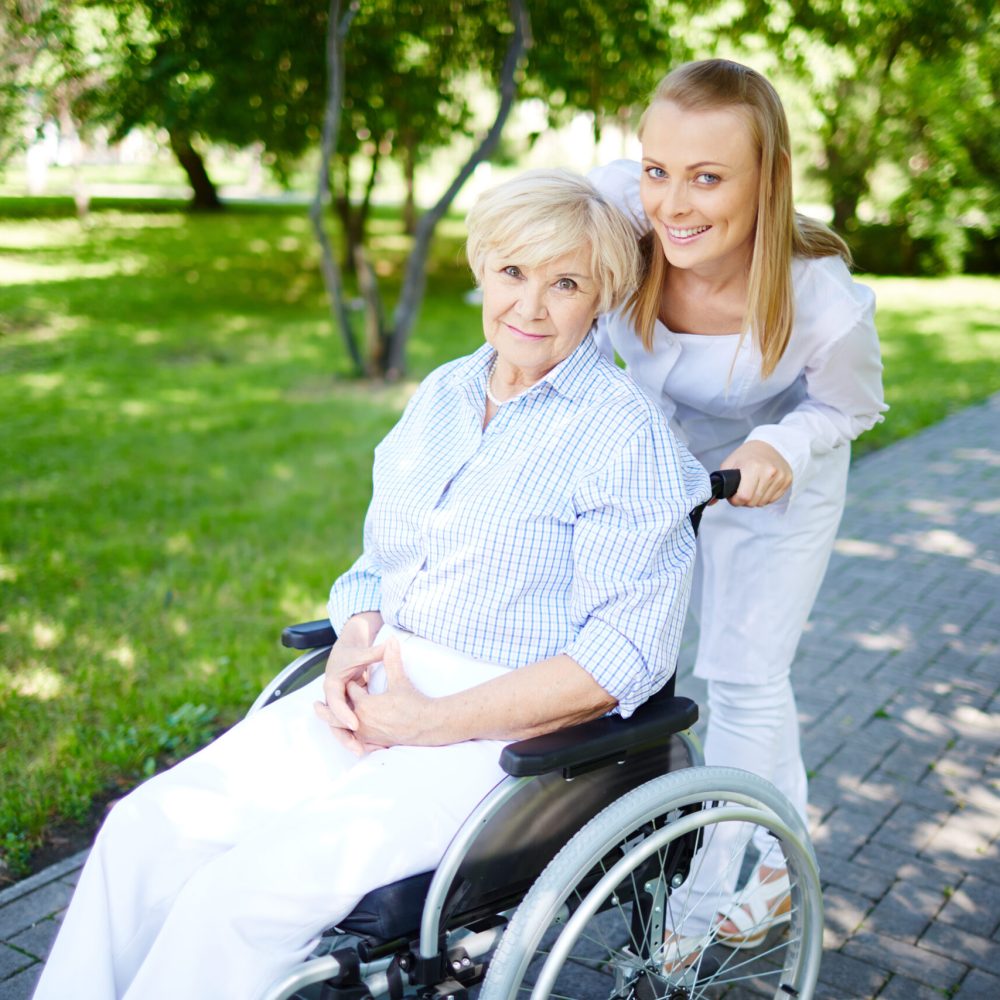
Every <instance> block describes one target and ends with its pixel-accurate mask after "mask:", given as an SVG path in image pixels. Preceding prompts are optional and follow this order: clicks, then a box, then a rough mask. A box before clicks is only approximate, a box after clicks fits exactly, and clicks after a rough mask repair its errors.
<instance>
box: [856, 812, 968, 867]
mask: <svg viewBox="0 0 1000 1000" xmlns="http://www.w3.org/2000/svg"><path fill="white" fill-rule="evenodd" d="M942 826H943V823H942V822H941V820H940V819H937V818H936V817H935V816H934V815H933V814H932V813H927V812H924V810H923V809H917V808H916V807H915V806H911V805H909V804H908V803H905V802H904V803H901V804H900V805H898V806H897V807H896V808H895V809H894V810H893V812H892V815H891V816H890V817H889V818H888V819H887V820H886V821H885V822H884V823H883V824H882V825H881V826H880V827H879V828H878V830H876V831H875V834H874V836H873V838H872V839H873V840H874V841H875V842H877V843H880V844H885V845H887V846H889V847H893V848H896V849H898V850H901V851H912V852H913V853H914V854H917V853H919V852H921V851H923V850H926V848H927V845H928V844H929V843H930V842H931V840H932V839H933V838H934V837H936V836H937V835H938V834H939V832H940V830H941V828H942ZM960 839H964V838H960Z"/></svg>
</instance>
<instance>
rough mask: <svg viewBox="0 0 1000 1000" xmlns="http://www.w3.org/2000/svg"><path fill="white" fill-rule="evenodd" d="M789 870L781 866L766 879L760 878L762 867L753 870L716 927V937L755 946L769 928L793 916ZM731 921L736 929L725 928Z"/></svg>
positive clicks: (730, 943)
mask: <svg viewBox="0 0 1000 1000" xmlns="http://www.w3.org/2000/svg"><path fill="white" fill-rule="evenodd" d="M790 890H791V887H790V886H789V883H788V871H787V870H781V871H779V872H777V873H775V874H773V875H771V876H770V877H768V878H767V881H766V882H765V881H762V880H761V875H760V868H757V869H755V870H754V873H753V875H751V876H750V880H749V881H748V882H747V884H746V885H745V886H744V887H743V888H742V889H741V890H740V892H739V893H737V895H736V898H735V899H734V900H733V905H732V906H731V907H730V908H729V911H728V912H727V913H726V914H725V915H724V916H723V915H721V914H720V916H719V920H718V922H717V923H716V927H715V939H716V940H717V941H718V942H719V944H724V945H725V946H726V947H727V948H734V949H736V950H739V949H741V948H756V947H757V946H758V945H759V944H762V943H763V941H764V939H765V938H766V937H767V935H768V934H769V933H770V931H771V930H772V929H773V928H775V927H779V926H780V925H781V924H787V923H788V921H789V920H791V919H792V895H791V891H790ZM726 923H730V924H732V925H733V926H734V927H735V928H736V932H735V933H727V932H726V931H724V930H723V929H722V928H723V925H724V924H726Z"/></svg>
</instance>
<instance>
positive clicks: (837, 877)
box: [819, 857, 896, 902]
mask: <svg viewBox="0 0 1000 1000" xmlns="http://www.w3.org/2000/svg"><path fill="white" fill-rule="evenodd" d="M819 874H820V879H821V880H822V882H823V885H824V887H825V886H828V885H829V886H834V887H836V888H838V889H847V890H848V891H849V892H852V893H854V894H855V895H858V896H864V897H865V898H866V899H868V900H871V901H872V902H875V901H876V900H879V899H881V898H882V897H883V896H884V895H885V894H886V893H887V892H888V891H889V889H890V887H891V886H892V884H893V883H894V882H895V881H896V876H895V874H894V873H892V872H886V871H880V870H879V869H877V868H865V867H864V866H863V865H857V864H854V862H852V861H847V860H846V859H844V858H838V857H832V858H830V859H824V863H823V864H821V865H820V870H819Z"/></svg>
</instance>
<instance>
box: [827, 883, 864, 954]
mask: <svg viewBox="0 0 1000 1000" xmlns="http://www.w3.org/2000/svg"><path fill="white" fill-rule="evenodd" d="M871 906H872V901H871V900H870V899H868V898H866V897H865V896H862V895H859V894H858V893H854V892H850V891H848V890H847V889H841V888H839V887H837V886H831V887H829V888H826V889H824V890H823V948H824V949H827V950H833V951H836V950H837V949H840V948H842V947H843V945H844V943H845V942H846V941H848V940H849V939H850V938H851V936H852V935H853V934H854V933H855V932H856V931H857V929H858V928H859V927H861V925H862V924H863V923H864V920H865V917H866V916H867V914H868V911H869V910H870V909H871Z"/></svg>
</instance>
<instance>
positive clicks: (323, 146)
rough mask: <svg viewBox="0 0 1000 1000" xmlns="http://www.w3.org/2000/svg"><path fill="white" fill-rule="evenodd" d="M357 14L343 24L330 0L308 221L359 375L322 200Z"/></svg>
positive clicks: (335, 0) (349, 15) (335, 318)
mask: <svg viewBox="0 0 1000 1000" xmlns="http://www.w3.org/2000/svg"><path fill="white" fill-rule="evenodd" d="M356 12H357V6H356V5H355V4H351V5H350V7H349V8H348V11H347V13H346V15H345V16H344V19H343V21H341V18H340V0H330V7H329V14H328V16H329V19H330V20H329V23H328V25H327V31H326V65H327V88H326V109H325V111H324V113H323V137H322V140H321V142H320V165H319V174H318V176H317V178H316V190H315V193H314V194H313V200H312V204H311V205H310V207H309V218H310V219H311V220H312V224H313V229H314V230H315V232H316V239H317V240H318V241H319V245H320V250H321V251H322V261H321V267H322V272H323V284H324V285H325V286H326V293H327V296H328V298H329V300H330V314H331V318H332V319H333V321H334V324H335V325H337V326H339V327H340V332H341V335H342V336H343V338H344V346H345V347H346V348H347V354H348V356H349V357H350V359H351V362H352V364H353V365H354V370H355V371H356V372H358V373H359V374H360V373H361V372H362V371H363V370H364V362H363V361H362V358H361V352H360V351H359V350H358V345H357V342H356V341H355V339H354V331H353V330H352V329H351V317H350V314H349V313H348V311H347V303H346V302H345V301H344V283H343V280H342V278H341V275H340V268H339V267H337V259H336V257H335V256H334V253H333V248H332V247H331V246H330V238H329V237H328V236H327V234H326V228H325V227H324V225H323V200H324V199H325V198H326V197H327V196H328V195H329V193H330V161H331V160H332V159H333V157H334V155H335V154H336V151H337V132H338V130H339V128H340V104H341V100H342V96H343V92H344V62H343V43H344V36H345V35H346V34H347V30H348V28H350V26H351V21H352V20H353V18H354V15H355V13H356Z"/></svg>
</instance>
